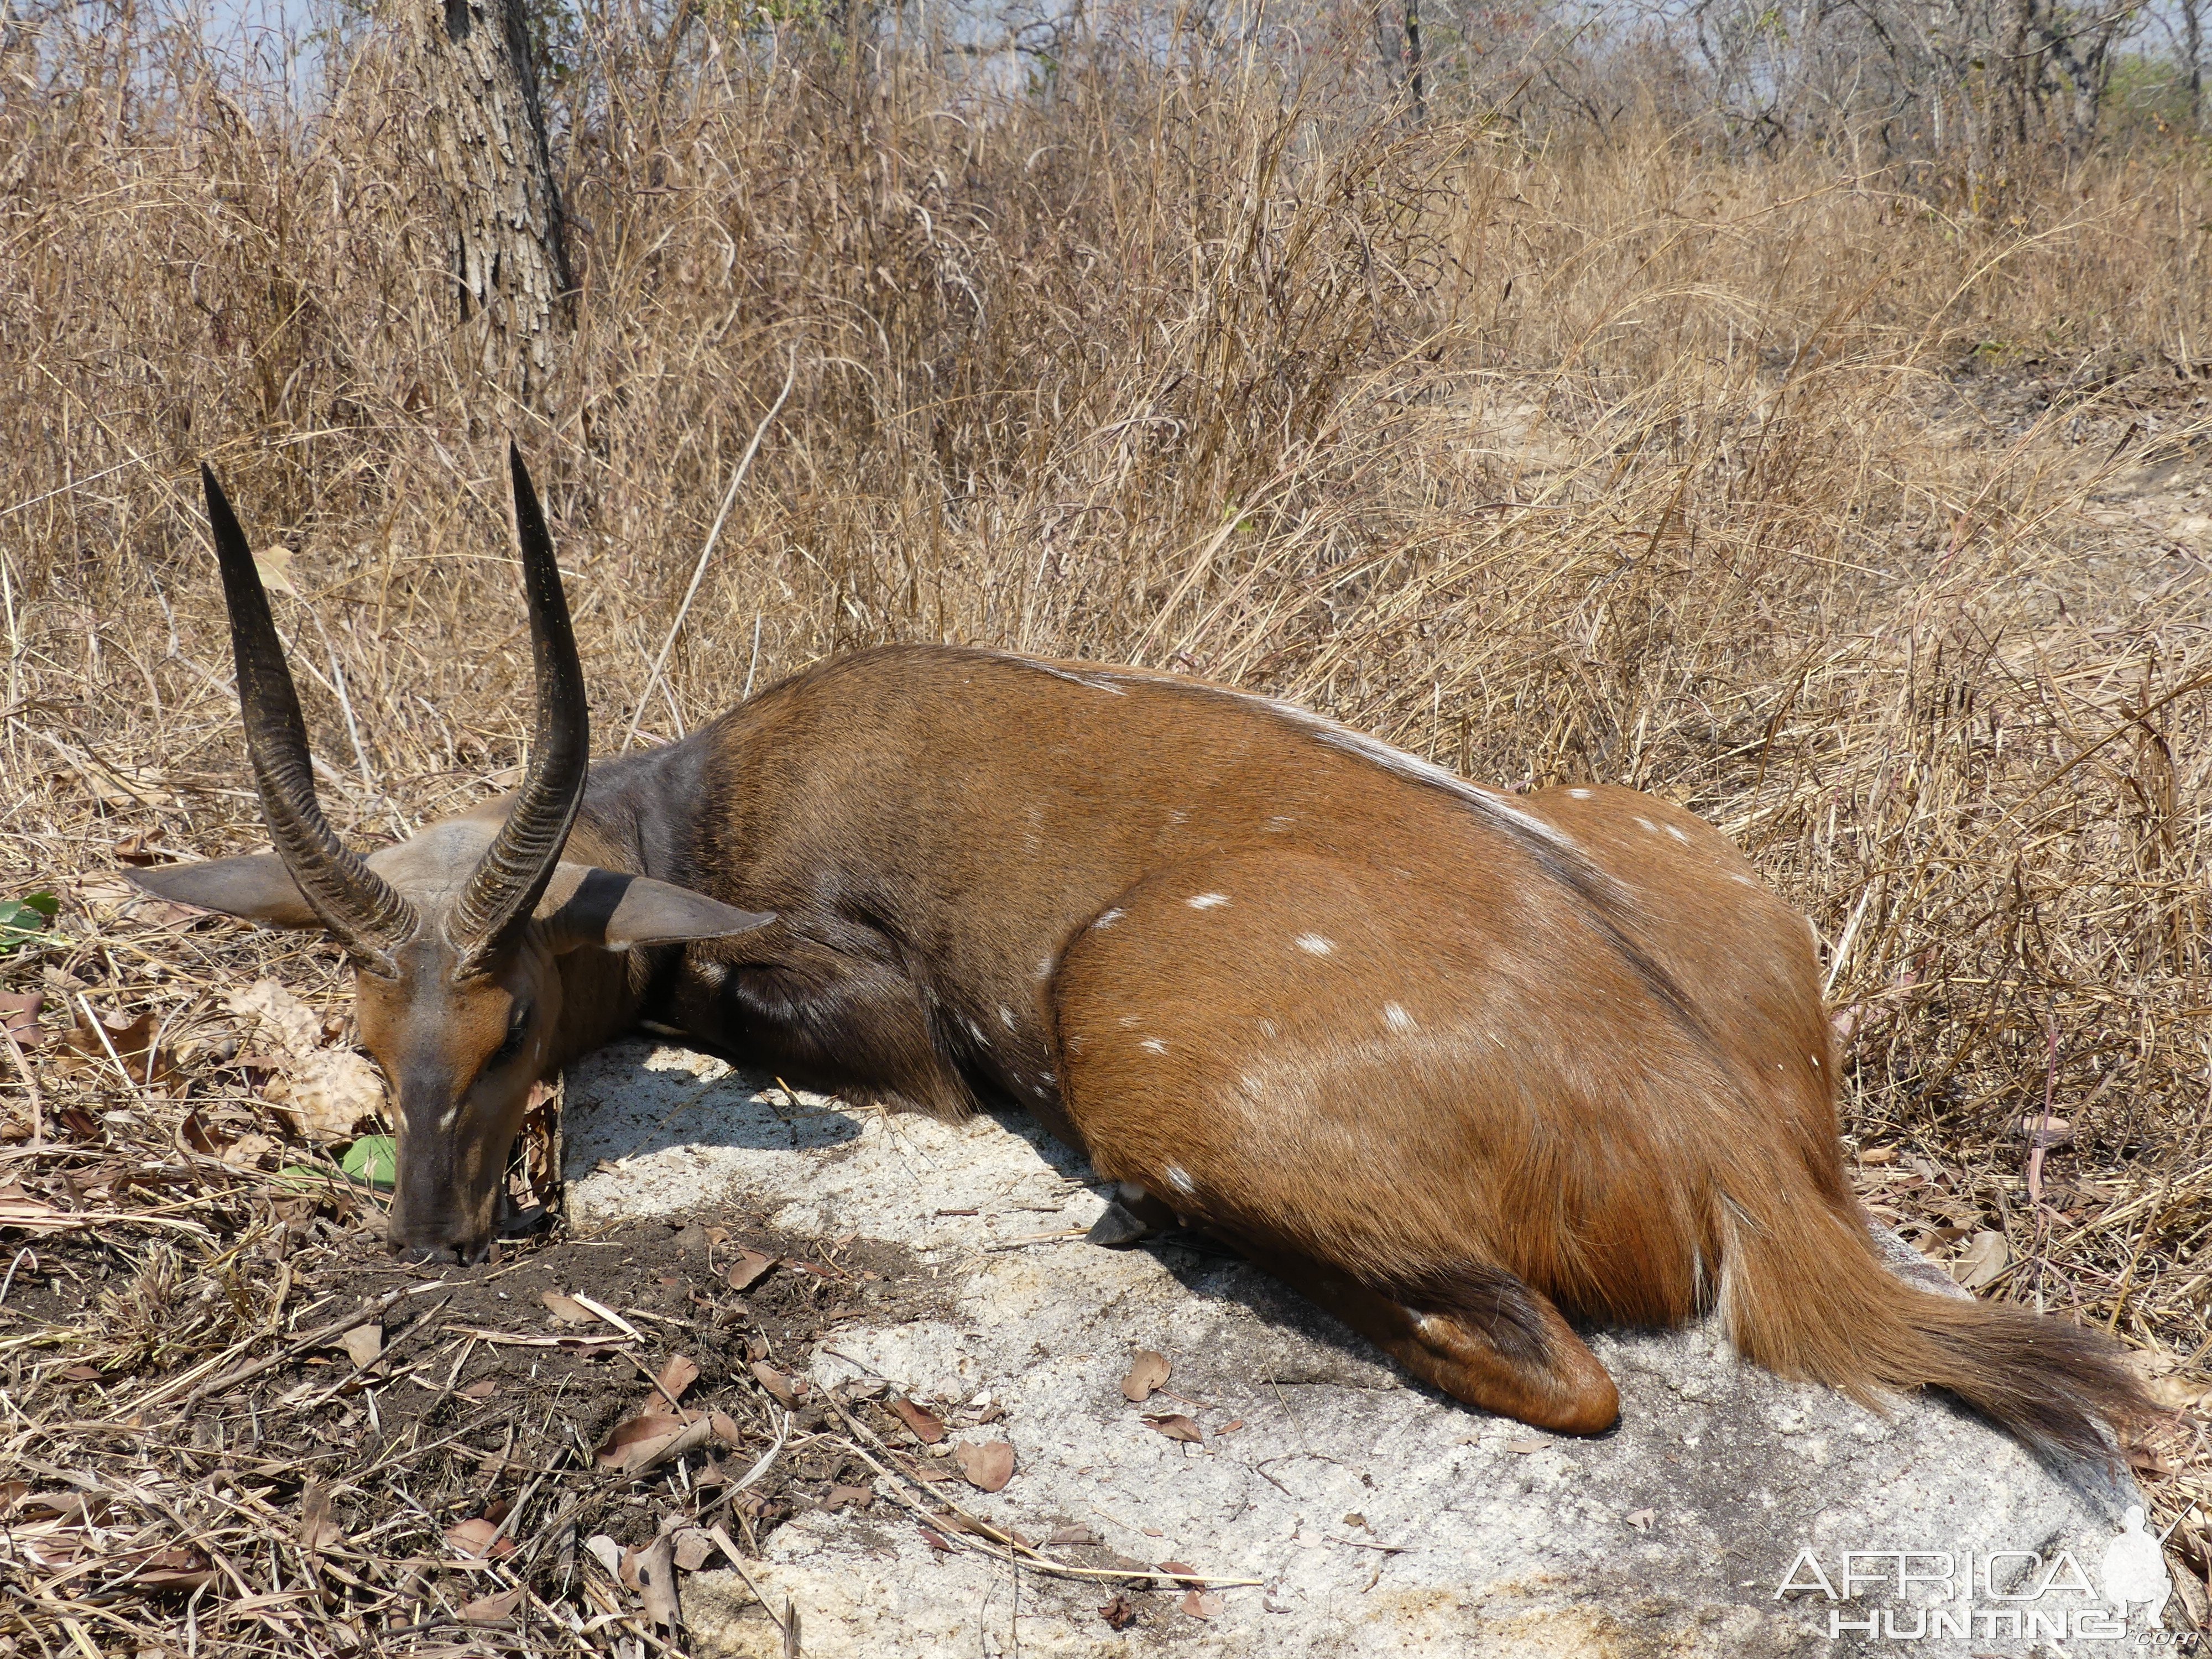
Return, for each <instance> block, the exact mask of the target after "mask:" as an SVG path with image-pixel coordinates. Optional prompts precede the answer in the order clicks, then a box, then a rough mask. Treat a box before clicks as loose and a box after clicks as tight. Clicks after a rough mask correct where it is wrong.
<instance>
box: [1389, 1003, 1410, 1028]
mask: <svg viewBox="0 0 2212 1659" xmlns="http://www.w3.org/2000/svg"><path fill="white" fill-rule="evenodd" d="M1383 1024H1385V1025H1387V1026H1389V1028H1390V1029H1391V1030H1394V1031H1410V1030H1413V1016H1412V1015H1411V1014H1409V1013H1407V1012H1406V1011H1405V1010H1404V1009H1403V1008H1401V1007H1400V1006H1398V1005H1397V1004H1396V1003H1395V1002H1386V1003H1384V1004H1383Z"/></svg>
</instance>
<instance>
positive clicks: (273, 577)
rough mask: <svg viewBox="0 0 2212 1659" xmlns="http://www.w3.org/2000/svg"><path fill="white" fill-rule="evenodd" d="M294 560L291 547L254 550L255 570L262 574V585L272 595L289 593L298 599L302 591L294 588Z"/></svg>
mask: <svg viewBox="0 0 2212 1659" xmlns="http://www.w3.org/2000/svg"><path fill="white" fill-rule="evenodd" d="M292 558H293V554H292V550H291V549H290V548H289V547H258V548H256V549H254V550H253V568H254V569H256V570H258V572H260V573H261V585H262V586H264V587H265V588H267V589H268V590H269V591H270V592H272V593H289V594H290V595H291V596H292V597H293V598H294V599H298V598H299V597H300V590H299V589H298V588H296V587H295V586H292Z"/></svg>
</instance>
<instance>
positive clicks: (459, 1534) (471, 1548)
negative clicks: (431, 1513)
mask: <svg viewBox="0 0 2212 1659" xmlns="http://www.w3.org/2000/svg"><path fill="white" fill-rule="evenodd" d="M446 1541H447V1543H448V1544H450V1545H452V1546H453V1548H454V1549H455V1550H456V1551H457V1552H459V1553H460V1554H463V1555H467V1556H473V1557H475V1558H476V1559H478V1560H482V1559H483V1557H484V1554H485V1553H486V1552H487V1551H489V1553H491V1555H492V1556H494V1557H495V1558H496V1557H499V1556H503V1555H512V1554H513V1553H514V1540H513V1539H512V1538H503V1537H500V1536H499V1523H498V1522H495V1521H487V1520H485V1519H483V1516H477V1518H476V1519H475V1520H473V1521H464V1522H460V1523H459V1525H457V1526H454V1527H452V1528H448V1529H447V1533H446Z"/></svg>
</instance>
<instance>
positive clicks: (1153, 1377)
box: [1121, 1348, 1188, 1402]
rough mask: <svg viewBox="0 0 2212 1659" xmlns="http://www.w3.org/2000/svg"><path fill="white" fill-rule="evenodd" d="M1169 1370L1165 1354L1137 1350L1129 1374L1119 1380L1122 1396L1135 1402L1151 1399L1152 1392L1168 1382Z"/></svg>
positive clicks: (1144, 1349)
mask: <svg viewBox="0 0 2212 1659" xmlns="http://www.w3.org/2000/svg"><path fill="white" fill-rule="evenodd" d="M1169 1372H1170V1366H1169V1364H1168V1361H1167V1356H1166V1355H1165V1354H1159V1353H1154V1352H1152V1350H1151V1349H1150V1348H1139V1349H1138V1350H1137V1353H1136V1358H1134V1359H1133V1360H1132V1361H1131V1363H1130V1365H1129V1374H1128V1375H1127V1376H1125V1377H1123V1378H1122V1379H1121V1394H1122V1396H1123V1397H1124V1398H1125V1399H1127V1400H1129V1401H1135V1402H1141V1401H1146V1400H1149V1399H1151V1398H1152V1390H1153V1389H1157V1388H1158V1387H1159V1386H1160V1384H1161V1383H1164V1382H1166V1381H1167V1380H1168V1376H1169ZM1186 1386H1188V1385H1186Z"/></svg>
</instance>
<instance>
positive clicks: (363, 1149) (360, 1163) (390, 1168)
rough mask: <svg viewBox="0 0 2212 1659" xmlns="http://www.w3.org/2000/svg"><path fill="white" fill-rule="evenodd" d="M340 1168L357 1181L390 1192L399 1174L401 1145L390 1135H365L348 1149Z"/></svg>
mask: <svg viewBox="0 0 2212 1659" xmlns="http://www.w3.org/2000/svg"><path fill="white" fill-rule="evenodd" d="M338 1167H339V1168H341V1169H343V1170H344V1171H345V1172H346V1173H347V1174H348V1175H349V1176H352V1177H353V1178H354V1179H355V1180H356V1181H362V1182H368V1184H369V1185H370V1186H372V1187H374V1188H378V1189H379V1190H380V1191H387V1192H388V1191H389V1190H391V1187H392V1182H393V1181H395V1180H396V1179H398V1174H399V1145H398V1142H397V1141H395V1140H393V1139H392V1137H391V1136H390V1135H363V1136H362V1138H361V1139H359V1140H356V1141H355V1142H354V1144H353V1145H352V1146H349V1147H347V1148H346V1152H345V1158H344V1160H343V1162H342V1163H341V1164H339V1166H338Z"/></svg>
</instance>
